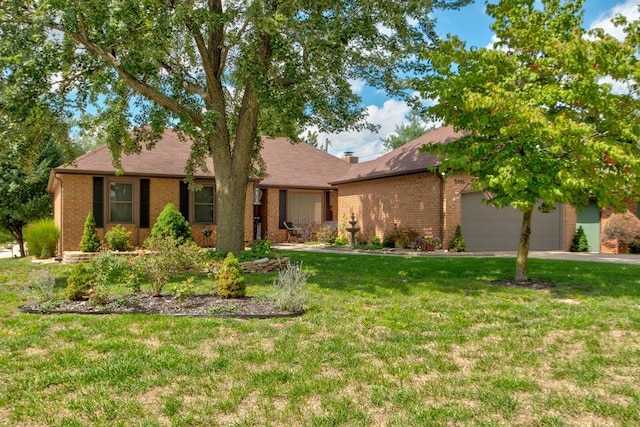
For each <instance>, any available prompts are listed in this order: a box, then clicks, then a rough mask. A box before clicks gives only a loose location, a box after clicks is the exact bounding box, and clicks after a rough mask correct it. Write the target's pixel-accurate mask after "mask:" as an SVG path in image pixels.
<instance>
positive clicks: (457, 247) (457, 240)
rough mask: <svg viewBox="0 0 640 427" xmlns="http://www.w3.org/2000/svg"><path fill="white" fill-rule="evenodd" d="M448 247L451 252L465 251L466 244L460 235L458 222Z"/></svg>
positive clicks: (460, 229) (460, 230)
mask: <svg viewBox="0 0 640 427" xmlns="http://www.w3.org/2000/svg"><path fill="white" fill-rule="evenodd" d="M448 249H449V251H451V252H466V251H467V244H466V243H465V242H464V238H463V237H462V226H460V224H458V226H457V227H456V231H455V233H453V237H452V238H451V242H450V243H449V248H448Z"/></svg>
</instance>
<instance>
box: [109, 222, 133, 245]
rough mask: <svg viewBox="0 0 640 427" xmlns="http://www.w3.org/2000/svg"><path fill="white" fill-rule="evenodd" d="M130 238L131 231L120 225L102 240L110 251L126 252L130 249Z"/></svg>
mask: <svg viewBox="0 0 640 427" xmlns="http://www.w3.org/2000/svg"><path fill="white" fill-rule="evenodd" d="M130 237H131V231H129V230H127V229H126V228H124V227H123V226H122V224H118V225H116V226H115V227H113V228H112V229H111V230H109V231H107V233H106V234H105V235H104V239H105V240H106V241H107V244H108V245H109V249H111V250H112V251H128V250H129V249H131V243H129V238H130Z"/></svg>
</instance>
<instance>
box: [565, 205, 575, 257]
mask: <svg viewBox="0 0 640 427" xmlns="http://www.w3.org/2000/svg"><path fill="white" fill-rule="evenodd" d="M577 223H578V213H577V211H576V208H574V207H573V206H571V205H564V224H563V228H564V235H563V246H562V247H563V249H564V250H565V251H568V250H569V249H570V248H571V242H572V241H573V236H575V234H576V225H577Z"/></svg>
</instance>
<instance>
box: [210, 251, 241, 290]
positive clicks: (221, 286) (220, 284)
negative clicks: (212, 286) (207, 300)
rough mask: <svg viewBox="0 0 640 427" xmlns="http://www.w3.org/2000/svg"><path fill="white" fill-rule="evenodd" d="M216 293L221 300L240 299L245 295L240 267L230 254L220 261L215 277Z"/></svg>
mask: <svg viewBox="0 0 640 427" xmlns="http://www.w3.org/2000/svg"><path fill="white" fill-rule="evenodd" d="M217 279H218V280H217V284H216V291H217V293H218V295H220V296H221V297H223V298H241V297H244V296H245V295H246V285H245V283H244V276H243V273H242V267H240V263H239V262H238V259H237V258H236V257H235V256H233V254H232V253H231V252H230V253H228V254H227V257H226V258H225V259H224V261H222V266H220V271H219V272H218V275H217Z"/></svg>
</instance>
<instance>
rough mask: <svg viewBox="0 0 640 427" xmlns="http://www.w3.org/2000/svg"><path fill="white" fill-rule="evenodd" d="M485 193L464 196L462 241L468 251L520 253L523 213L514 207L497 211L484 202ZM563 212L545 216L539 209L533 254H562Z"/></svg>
mask: <svg viewBox="0 0 640 427" xmlns="http://www.w3.org/2000/svg"><path fill="white" fill-rule="evenodd" d="M482 197H483V196H482V193H480V192H476V193H465V194H463V195H462V237H464V240H465V242H466V244H467V249H468V250H469V251H515V250H517V249H518V240H519V238H520V227H521V225H522V212H520V211H519V210H517V209H513V208H511V207H506V208H502V209H496V208H494V207H492V206H490V205H486V204H484V203H482V202H481V199H482ZM561 218H562V208H561V207H557V208H556V209H555V210H554V211H553V212H549V213H543V212H540V211H539V210H538V209H537V207H536V208H535V209H534V211H533V216H532V218H531V242H530V247H529V249H530V250H534V251H535V250H538V251H544V250H559V249H561V248H562V236H561V231H562V229H561Z"/></svg>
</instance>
